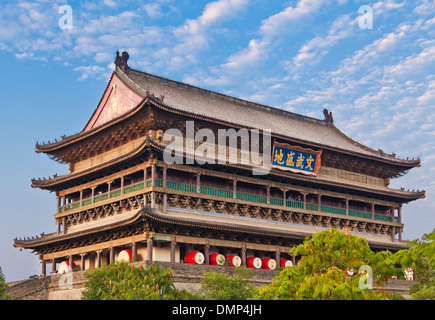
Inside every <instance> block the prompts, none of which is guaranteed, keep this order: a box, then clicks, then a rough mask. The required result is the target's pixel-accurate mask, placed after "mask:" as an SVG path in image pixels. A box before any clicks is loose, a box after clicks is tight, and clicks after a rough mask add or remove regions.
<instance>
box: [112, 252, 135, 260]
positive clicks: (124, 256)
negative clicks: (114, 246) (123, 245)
mask: <svg viewBox="0 0 435 320" xmlns="http://www.w3.org/2000/svg"><path fill="white" fill-rule="evenodd" d="M132 259H133V251H131V250H130V249H127V250H122V251H121V252H120V253H119V254H118V258H117V259H116V260H118V261H127V262H129V261H131V260H132Z"/></svg>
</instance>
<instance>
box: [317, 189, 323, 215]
mask: <svg viewBox="0 0 435 320" xmlns="http://www.w3.org/2000/svg"><path fill="white" fill-rule="evenodd" d="M317 206H318V208H317V211H319V212H320V211H322V210H321V207H322V195H321V194H320V193H319V194H318V195H317Z"/></svg>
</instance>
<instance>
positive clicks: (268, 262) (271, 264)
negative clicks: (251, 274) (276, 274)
mask: <svg viewBox="0 0 435 320" xmlns="http://www.w3.org/2000/svg"><path fill="white" fill-rule="evenodd" d="M261 268H262V269H266V270H273V269H275V268H276V261H275V259H270V258H264V259H261Z"/></svg>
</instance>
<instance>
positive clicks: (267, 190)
mask: <svg viewBox="0 0 435 320" xmlns="http://www.w3.org/2000/svg"><path fill="white" fill-rule="evenodd" d="M266 196H267V203H268V204H270V186H269V185H268V186H266Z"/></svg>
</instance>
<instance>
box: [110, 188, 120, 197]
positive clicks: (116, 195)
mask: <svg viewBox="0 0 435 320" xmlns="http://www.w3.org/2000/svg"><path fill="white" fill-rule="evenodd" d="M120 195H121V189H118V190H114V191H110V198H115V197H119V196H120Z"/></svg>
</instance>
